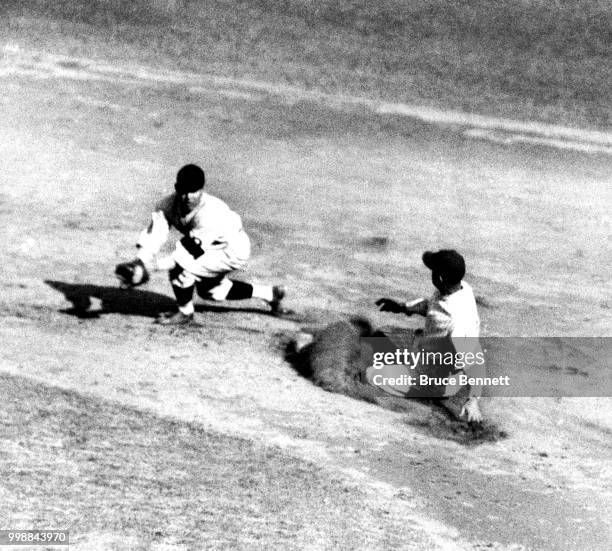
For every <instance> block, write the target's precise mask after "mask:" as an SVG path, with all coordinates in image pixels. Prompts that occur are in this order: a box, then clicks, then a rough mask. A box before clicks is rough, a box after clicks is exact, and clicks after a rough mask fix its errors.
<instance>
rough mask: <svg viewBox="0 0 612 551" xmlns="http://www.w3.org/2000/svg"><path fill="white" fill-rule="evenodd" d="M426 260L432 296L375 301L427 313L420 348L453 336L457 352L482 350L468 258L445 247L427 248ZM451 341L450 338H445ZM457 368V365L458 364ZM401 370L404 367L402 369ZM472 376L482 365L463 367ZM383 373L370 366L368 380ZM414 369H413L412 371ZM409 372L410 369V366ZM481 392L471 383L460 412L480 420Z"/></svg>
mask: <svg viewBox="0 0 612 551" xmlns="http://www.w3.org/2000/svg"><path fill="white" fill-rule="evenodd" d="M423 263H424V264H425V266H427V267H428V268H429V269H430V270H431V279H432V282H433V284H434V286H435V288H436V289H435V291H434V293H433V295H432V296H431V298H423V299H418V300H415V301H411V302H400V301H395V300H393V299H390V298H381V299H378V300H377V301H376V305H377V306H379V307H380V310H381V311H386V312H394V313H403V314H406V315H407V316H411V315H413V314H419V315H421V316H424V317H425V326H424V327H423V329H421V330H417V333H416V337H415V341H414V343H413V347H414V348H415V350H416V349H421V348H422V347H423V346H424V345H425V346H427V344H426V343H427V342H428V341H429V342H430V343H432V342H433V343H435V342H442V341H440V340H437V341H436V339H441V338H445V337H450V339H451V341H452V345H453V347H454V349H455V351H457V352H463V353H466V352H471V353H472V354H475V353H477V352H479V351H480V352H481V353H482V351H481V349H480V345H479V343H478V337H479V334H480V318H479V316H478V310H477V307H476V300H475V298H474V293H473V291H472V288H471V287H470V285H469V284H468V283H466V282H465V281H463V277H464V275H465V261H464V259H463V257H462V256H461V255H460V254H459V253H458V252H457V251H455V250H449V249H443V250H440V251H438V252H435V253H434V252H426V253H424V254H423ZM446 342H448V341H446ZM389 367H390V368H392V369H389V370H388V372H389V374H390V375H392V376H394V377H397V376H398V374H399V373H398V367H399V368H403V367H405V366H389ZM455 369H456V368H455ZM400 370H401V369H400ZM464 371H465V373H466V374H467V375H468V376H469V377H480V376H482V375H483V371H484V367H483V366H482V365H472V366H470V367H465V368H464ZM377 373H378V374H380V370H375V369H373V368H369V369H368V372H367V374H366V378H367V380H368V382H370V383H371V384H373V381H374V379H373V376H374V375H375V374H377ZM413 373H414V372H413ZM407 374H410V369H407ZM381 388H383V390H386V391H387V392H390V393H392V394H394V395H406V394H407V391H408V390H409V389H407V388H406V387H405V386H404V387H403V388H397V389H396V388H392V387H391V388H387V387H386V386H385V387H382V386H381ZM458 390H459V388H456V387H452V388H447V389H446V391H445V396H450V395H453V394H455V393H456V392H457V391H458ZM481 393H482V389H481V387H480V386H469V385H468V399H467V401H466V403H465V405H464V406H463V408H462V410H461V413H460V415H461V416H463V415H466V416H467V420H468V421H469V422H480V421H481V420H482V414H481V412H480V408H479V406H478V400H479V398H480V395H481Z"/></svg>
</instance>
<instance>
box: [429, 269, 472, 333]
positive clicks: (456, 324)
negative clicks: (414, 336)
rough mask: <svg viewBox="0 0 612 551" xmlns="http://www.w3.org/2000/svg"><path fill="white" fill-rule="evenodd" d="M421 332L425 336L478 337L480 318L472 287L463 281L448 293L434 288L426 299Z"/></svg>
mask: <svg viewBox="0 0 612 551" xmlns="http://www.w3.org/2000/svg"><path fill="white" fill-rule="evenodd" d="M423 333H424V334H425V335H427V336H444V335H448V336H450V337H478V336H479V335H480V318H479V316H478V309H477V307H476V299H475V298H474V292H473V291H472V287H470V285H468V284H467V283H466V282H465V281H462V282H461V288H460V289H459V290H458V291H455V292H454V293H452V294H450V295H441V294H440V291H438V290H437V289H436V290H435V292H434V294H433V295H432V296H431V298H429V299H428V300H427V314H426V315H425V327H424V330H423Z"/></svg>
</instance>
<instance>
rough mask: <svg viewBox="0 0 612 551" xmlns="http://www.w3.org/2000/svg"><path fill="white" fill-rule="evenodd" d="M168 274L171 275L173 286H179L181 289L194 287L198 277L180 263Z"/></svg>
mask: <svg viewBox="0 0 612 551" xmlns="http://www.w3.org/2000/svg"><path fill="white" fill-rule="evenodd" d="M168 275H169V277H170V283H171V284H172V286H173V287H178V288H179V289H187V288H189V287H193V286H194V285H195V282H196V278H195V277H194V276H193V274H191V273H189V272H186V271H185V270H183V268H181V267H180V266H179V265H178V264H177V265H176V266H175V267H174V268H172V269H171V270H170V272H169V273H168Z"/></svg>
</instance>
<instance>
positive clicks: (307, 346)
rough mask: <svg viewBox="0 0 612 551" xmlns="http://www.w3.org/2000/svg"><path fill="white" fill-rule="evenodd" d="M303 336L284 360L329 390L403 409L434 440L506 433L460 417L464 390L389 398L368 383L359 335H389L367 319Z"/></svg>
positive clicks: (472, 440) (480, 439) (470, 441)
mask: <svg viewBox="0 0 612 551" xmlns="http://www.w3.org/2000/svg"><path fill="white" fill-rule="evenodd" d="M406 331H407V330H406V329H404V330H403V332H406ZM303 336H305V337H308V335H305V334H302V335H301V336H300V337H298V338H297V339H290V340H288V341H287V342H286V343H285V346H284V354H285V360H286V361H287V362H288V363H289V364H290V365H291V366H292V367H293V369H294V370H295V371H296V372H297V373H298V374H299V375H301V376H302V377H304V378H306V379H309V380H311V381H312V382H313V383H314V384H315V385H317V386H319V387H321V388H323V389H324V390H327V391H328V392H334V393H337V394H343V395H345V396H349V397H351V398H355V399H358V400H363V401H366V402H369V403H373V404H376V405H378V406H381V407H383V408H385V409H389V410H391V411H395V412H397V413H401V414H403V419H402V422H404V423H405V424H406V425H409V426H411V427H414V428H415V429H417V430H419V431H420V432H424V433H426V434H428V435H430V436H433V437H435V438H439V439H443V440H452V441H454V442H458V443H460V444H463V445H466V446H472V445H477V444H481V443H484V442H496V441H497V440H500V439H503V438H506V437H507V434H506V433H505V432H504V431H502V430H500V429H499V428H498V427H497V426H496V425H495V424H494V423H492V422H490V421H485V422H483V423H467V422H466V421H464V420H463V419H461V418H460V412H461V408H462V406H463V403H464V402H465V398H466V394H465V393H462V392H461V391H460V393H459V394H458V395H457V396H453V397H451V398H439V399H432V398H403V397H397V396H391V395H389V394H387V393H385V392H384V391H382V390H381V389H380V388H378V387H374V386H371V385H369V384H367V383H365V382H364V381H365V377H364V371H365V369H366V368H367V367H368V366H369V365H370V363H371V362H368V358H367V353H366V354H365V355H364V353H363V345H362V340H361V339H362V338H363V337H371V336H376V337H378V338H388V336H387V335H386V334H385V333H383V332H381V331H378V330H374V329H373V328H372V326H371V324H370V323H369V322H368V321H367V320H363V319H351V320H348V321H341V322H336V323H332V324H330V325H328V326H327V327H325V328H323V329H321V330H320V331H318V332H317V333H316V334H314V335H312V339H311V340H310V342H308V338H306V340H305V341H304V342H300V341H301V340H302V339H301V337H303ZM394 336H395V335H394ZM389 342H390V343H391V341H389ZM370 359H371V358H370Z"/></svg>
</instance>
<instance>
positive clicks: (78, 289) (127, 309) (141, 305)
mask: <svg viewBox="0 0 612 551" xmlns="http://www.w3.org/2000/svg"><path fill="white" fill-rule="evenodd" d="M45 283H46V284H47V285H49V286H50V287H52V288H53V289H55V290H56V291H59V292H60V293H62V294H63V295H64V297H65V298H66V300H67V301H68V302H70V303H72V306H71V307H70V308H65V309H62V310H60V312H62V313H64V314H69V315H71V316H76V317H78V318H81V319H92V318H94V319H95V318H99V317H100V316H101V315H103V314H123V315H126V316H144V317H150V318H157V317H158V316H159V315H160V314H163V313H164V312H169V311H173V310H176V302H175V300H174V298H173V297H170V296H168V295H162V294H161V293H155V292H153V291H146V290H144V289H120V288H119V287H111V286H105V285H94V284H91V283H66V282H64V281H54V280H48V279H47V280H45ZM196 311H198V312H218V313H224V312H244V313H253V314H261V315H264V316H265V315H271V316H276V314H273V313H272V312H270V311H269V310H267V309H266V307H265V306H264V307H262V308H253V307H240V306H225V305H217V304H205V305H203V304H196Z"/></svg>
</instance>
